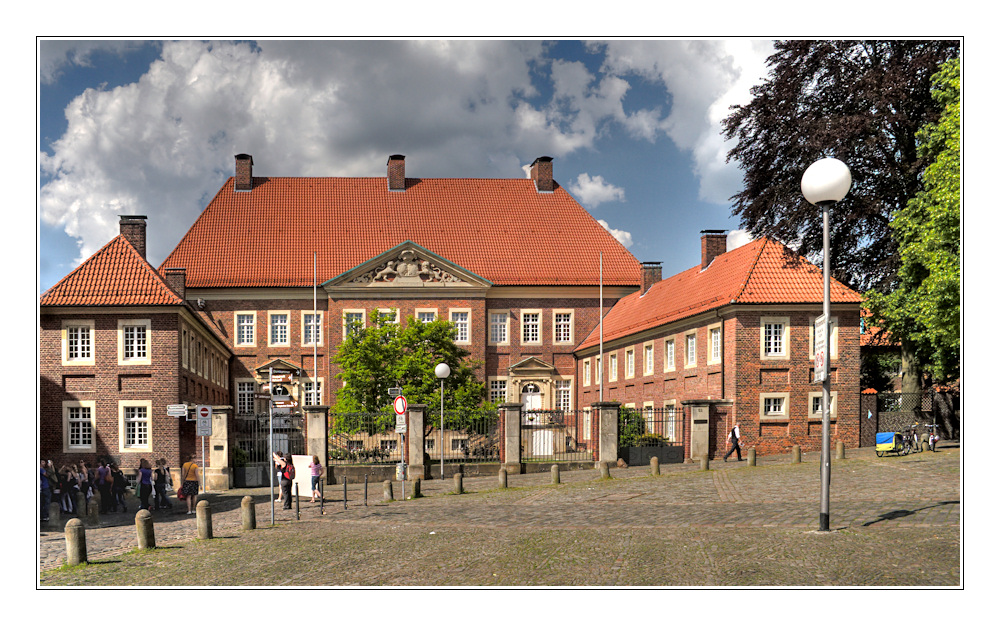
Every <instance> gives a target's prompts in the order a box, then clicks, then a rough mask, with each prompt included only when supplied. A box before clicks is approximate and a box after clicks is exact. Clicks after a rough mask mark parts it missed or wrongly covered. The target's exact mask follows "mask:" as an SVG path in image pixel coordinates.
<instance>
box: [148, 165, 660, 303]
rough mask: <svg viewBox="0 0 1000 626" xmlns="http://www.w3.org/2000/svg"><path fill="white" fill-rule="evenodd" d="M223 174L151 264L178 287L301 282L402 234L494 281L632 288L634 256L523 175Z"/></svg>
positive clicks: (352, 263) (561, 194)
mask: <svg viewBox="0 0 1000 626" xmlns="http://www.w3.org/2000/svg"><path fill="white" fill-rule="evenodd" d="M253 180H254V188H253V190H252V191H242V192H238V191H235V190H234V188H233V179H232V178H230V179H229V180H228V181H226V183H225V184H224V185H223V186H222V189H220V190H219V192H218V194H216V196H215V198H214V199H213V200H212V201H211V202H210V203H209V205H208V206H207V207H206V208H205V210H204V211H203V212H202V214H201V216H200V217H199V218H198V220H197V221H195V223H194V225H193V226H192V227H191V229H190V230H189V231H188V232H187V234H186V235H185V236H184V238H183V239H181V241H180V243H179V244H178V245H177V247H176V248H175V249H174V251H173V252H172V253H171V254H170V255H169V256H168V257H167V259H166V260H165V261H164V262H163V264H162V265H161V269H162V268H165V267H183V268H186V270H187V286H188V287H192V288H197V287H304V286H311V285H312V284H313V252H314V251H315V252H316V253H317V277H318V280H319V282H321V283H322V282H324V281H326V280H329V279H331V278H333V277H335V276H338V275H340V274H342V273H343V272H345V271H347V270H349V269H351V268H354V267H356V266H358V265H360V264H361V263H363V262H365V261H367V260H369V259H371V258H372V257H374V256H376V255H378V254H380V253H382V252H385V251H387V250H389V249H391V248H393V247H395V246H397V245H399V244H400V243H402V242H404V241H407V240H409V241H412V242H413V243H416V244H418V245H420V246H423V247H424V248H426V249H428V250H430V251H431V252H433V253H435V254H437V255H440V256H441V257H444V258H445V259H448V260H449V261H452V262H454V263H456V264H458V265H459V266H461V267H463V268H465V269H467V270H469V271H470V272H472V273H474V274H477V275H478V276H481V277H483V278H485V279H487V280H489V281H491V282H493V283H494V284H495V285H594V284H597V278H598V252H599V251H601V250H603V251H604V284H606V285H639V284H641V270H640V268H639V264H638V262H637V261H636V259H635V257H634V256H632V254H631V253H629V252H628V250H626V249H625V247H624V246H622V245H621V244H620V243H618V241H616V240H615V239H614V237H612V236H611V234H610V233H608V231H607V230H606V229H605V228H603V227H602V226H601V225H600V224H598V223H597V221H596V220H594V218H593V217H591V215H590V214H589V213H587V211H585V210H584V209H583V207H581V206H580V205H579V204H577V202H576V201H575V200H574V199H573V198H572V196H570V195H569V194H568V193H567V192H566V191H565V190H564V189H562V188H561V187H559V186H558V185H557V186H556V189H555V191H554V192H553V193H539V192H537V191H536V190H535V185H534V182H533V181H532V180H529V179H481V178H471V179H470V178H461V179H458V178H435V179H419V178H408V179H406V191H403V192H399V191H395V192H392V191H389V190H388V182H387V180H386V178H385V177H374V178H260V177H255V178H254V179H253Z"/></svg>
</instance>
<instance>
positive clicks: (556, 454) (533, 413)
mask: <svg viewBox="0 0 1000 626" xmlns="http://www.w3.org/2000/svg"><path fill="white" fill-rule="evenodd" d="M596 444H597V441H596V438H595V435H594V433H593V421H592V419H591V412H590V410H589V409H587V410H580V411H564V410H561V409H556V410H546V411H539V410H529V411H524V412H522V413H521V460H522V461H524V462H526V463H546V462H553V461H592V460H594V450H595V449H596Z"/></svg>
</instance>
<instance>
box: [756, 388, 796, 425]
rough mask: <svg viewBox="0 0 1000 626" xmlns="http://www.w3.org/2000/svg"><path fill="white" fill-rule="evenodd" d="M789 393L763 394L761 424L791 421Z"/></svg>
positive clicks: (760, 413)
mask: <svg viewBox="0 0 1000 626" xmlns="http://www.w3.org/2000/svg"><path fill="white" fill-rule="evenodd" d="M788 404H789V393H788V392H779V393H761V394H760V405H759V418H760V421H761V422H787V421H788V419H789V406H788Z"/></svg>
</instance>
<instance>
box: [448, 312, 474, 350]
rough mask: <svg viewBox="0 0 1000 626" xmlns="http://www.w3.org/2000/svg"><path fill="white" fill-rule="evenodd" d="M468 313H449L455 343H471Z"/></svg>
mask: <svg viewBox="0 0 1000 626" xmlns="http://www.w3.org/2000/svg"><path fill="white" fill-rule="evenodd" d="M470 315H471V314H470V312H469V311H451V323H452V325H454V326H455V343H469V342H470V341H471V339H470V337H471V329H470V323H469V318H470Z"/></svg>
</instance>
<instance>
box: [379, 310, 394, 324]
mask: <svg viewBox="0 0 1000 626" xmlns="http://www.w3.org/2000/svg"><path fill="white" fill-rule="evenodd" d="M376 315H377V316H378V320H379V321H380V322H382V323H383V324H399V309H395V310H393V309H379V310H378V312H377V313H376Z"/></svg>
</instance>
